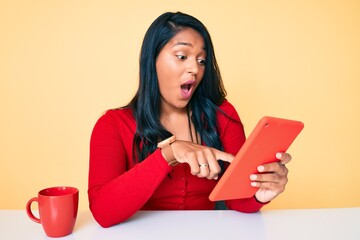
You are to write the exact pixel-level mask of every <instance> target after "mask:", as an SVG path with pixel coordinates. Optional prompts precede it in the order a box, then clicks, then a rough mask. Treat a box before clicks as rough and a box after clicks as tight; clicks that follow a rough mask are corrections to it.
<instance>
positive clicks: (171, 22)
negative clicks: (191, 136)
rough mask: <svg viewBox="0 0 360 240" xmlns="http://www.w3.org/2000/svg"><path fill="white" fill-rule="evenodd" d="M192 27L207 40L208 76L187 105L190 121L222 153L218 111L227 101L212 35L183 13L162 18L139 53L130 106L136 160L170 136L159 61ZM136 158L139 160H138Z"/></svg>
mask: <svg viewBox="0 0 360 240" xmlns="http://www.w3.org/2000/svg"><path fill="white" fill-rule="evenodd" d="M186 28H192V29H194V30H196V31H197V32H199V33H200V35H201V36H202V38H203V39H204V43H205V49H206V65H205V73H204V76H203V79H202V81H201V83H200V84H199V86H198V88H197V89H196V91H195V92H194V94H193V96H192V98H191V100H190V101H189V104H188V106H187V108H188V112H189V110H191V112H192V114H191V121H192V122H193V124H194V126H195V130H196V132H197V133H199V135H200V138H201V141H202V142H203V143H205V144H206V145H208V146H210V147H214V148H217V149H220V150H222V148H223V147H222V143H221V141H220V138H219V134H218V127H217V123H216V112H217V110H218V106H219V105H220V104H221V103H222V102H223V101H224V100H225V96H226V91H225V89H224V85H223V82H222V79H221V75H220V71H219V67H218V65H217V62H216V58H215V52H214V48H213V44H212V41H211V38H210V34H209V32H208V31H207V29H206V27H205V26H204V24H202V23H201V22H200V21H199V20H198V19H196V18H195V17H193V16H190V15H188V14H184V13H181V12H176V13H172V12H167V13H164V14H162V15H160V16H159V17H158V18H157V19H156V20H155V21H154V22H153V23H152V24H151V26H150V27H149V29H148V30H147V32H146V34H145V37H144V40H143V43H142V47H141V53H140V76H139V88H138V90H137V93H136V95H135V96H134V98H133V99H132V100H131V102H130V103H129V105H128V106H129V107H130V108H131V109H132V110H133V114H134V117H135V120H136V133H135V137H134V143H133V147H134V154H135V155H136V157H137V158H134V161H140V162H141V161H143V160H144V159H145V158H146V157H147V156H148V155H149V154H150V153H152V152H153V151H155V149H156V145H157V143H158V142H159V141H161V140H162V139H166V138H168V137H170V136H171V133H170V132H169V131H167V130H166V129H165V128H164V127H163V125H162V124H161V123H160V90H159V85H158V78H157V74H156V59H157V56H158V55H159V53H160V51H161V50H162V49H163V47H164V46H165V45H166V44H167V43H168V42H169V40H170V39H171V38H172V37H174V35H175V34H176V33H178V32H180V31H181V30H183V29H186ZM136 159H137V160H136Z"/></svg>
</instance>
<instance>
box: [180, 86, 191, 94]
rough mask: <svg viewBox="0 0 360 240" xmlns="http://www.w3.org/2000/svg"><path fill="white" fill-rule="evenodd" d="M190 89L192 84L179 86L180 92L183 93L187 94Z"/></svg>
mask: <svg viewBox="0 0 360 240" xmlns="http://www.w3.org/2000/svg"><path fill="white" fill-rule="evenodd" d="M191 87H192V84H183V85H181V90H182V91H183V93H188V92H189V91H190V89H191Z"/></svg>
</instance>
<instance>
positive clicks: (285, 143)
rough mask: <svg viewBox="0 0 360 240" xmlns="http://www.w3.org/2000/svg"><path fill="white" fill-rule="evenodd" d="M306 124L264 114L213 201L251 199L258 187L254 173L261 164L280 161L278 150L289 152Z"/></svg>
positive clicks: (227, 172) (224, 177) (217, 190)
mask: <svg viewBox="0 0 360 240" xmlns="http://www.w3.org/2000/svg"><path fill="white" fill-rule="evenodd" d="M303 128H304V124H303V123H302V122H300V121H295V120H289V119H282V118H275V117H267V116H266V117H263V118H262V119H261V120H260V121H259V123H258V124H257V125H256V127H255V128H254V130H253V131H252V133H251V134H250V136H249V137H248V139H247V140H246V141H245V143H244V145H243V146H242V147H241V149H240V150H239V152H238V153H237V154H236V156H235V158H234V160H233V161H232V163H231V164H230V165H229V167H228V168H227V169H226V171H225V173H224V174H223V176H222V177H221V178H220V180H219V182H218V183H217V184H216V186H215V188H214V189H213V191H212V192H211V194H210V196H209V199H210V200H211V201H220V200H230V199H240V198H249V197H252V196H254V194H255V193H256V191H257V190H258V188H256V187H252V186H251V185H250V184H251V180H250V175H251V174H253V173H257V167H258V166H259V165H261V164H265V163H270V162H274V161H278V160H277V159H276V158H275V155H276V153H277V152H286V150H287V149H288V148H289V146H290V145H291V144H292V142H293V141H294V140H295V138H296V137H297V136H298V134H299V133H300V132H301V130H302V129H303Z"/></svg>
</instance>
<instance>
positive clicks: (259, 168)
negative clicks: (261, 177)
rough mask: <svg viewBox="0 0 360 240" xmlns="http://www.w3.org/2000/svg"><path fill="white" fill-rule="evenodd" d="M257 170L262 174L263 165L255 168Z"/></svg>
mask: <svg viewBox="0 0 360 240" xmlns="http://www.w3.org/2000/svg"><path fill="white" fill-rule="evenodd" d="M257 170H258V171H259V172H263V171H264V170H265V167H264V166H263V165H260V166H258V167H257Z"/></svg>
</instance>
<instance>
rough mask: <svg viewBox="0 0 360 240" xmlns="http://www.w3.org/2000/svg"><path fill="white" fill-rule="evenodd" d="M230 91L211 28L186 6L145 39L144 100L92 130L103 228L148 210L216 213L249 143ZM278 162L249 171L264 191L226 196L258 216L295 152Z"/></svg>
mask: <svg viewBox="0 0 360 240" xmlns="http://www.w3.org/2000/svg"><path fill="white" fill-rule="evenodd" d="M225 96H226V92H225V89H224V86H223V83H222V79H221V75H220V72H219V69H218V65H217V62H216V58H215V54H214V49H213V45H212V42H211V38H210V35H209V33H208V31H207V29H206V28H205V26H204V25H203V24H202V23H201V22H200V21H199V20H197V19H196V18H194V17H192V16H189V15H187V14H183V13H180V12H177V13H170V12H168V13H164V14H162V15H161V16H159V17H158V18H157V19H156V20H155V21H154V22H153V23H152V25H151V26H150V27H149V29H148V31H147V33H146V35H145V37H144V40H143V44H142V48H141V54H140V83H139V88H138V90H137V93H136V95H135V97H134V98H133V99H132V100H131V102H130V103H129V105H128V106H125V107H123V108H120V109H114V110H109V111H107V112H106V113H105V114H104V115H103V116H102V117H101V118H100V119H99V120H98V122H97V123H96V125H95V127H94V130H93V133H92V136H91V143H90V170H89V190H88V194H89V202H90V209H91V211H92V213H93V216H94V218H95V219H96V220H97V221H98V223H99V224H100V225H101V226H103V227H109V226H112V225H114V224H117V223H120V222H123V221H125V220H126V219H128V218H129V217H131V216H132V215H133V214H134V213H136V212H137V211H138V210H175V209H178V210H180V209H185V210H188V209H195V210H201V209H207V210H209V209H214V203H213V202H211V201H209V199H208V196H209V194H210V192H211V190H212V189H213V188H214V186H215V185H216V183H217V179H218V178H219V177H221V172H223V171H224V169H225V168H226V166H227V165H228V164H229V163H230V162H231V161H232V160H233V158H234V155H235V154H236V153H237V152H238V151H239V149H240V147H241V146H242V144H243V143H244V141H245V135H244V130H243V126H242V124H241V121H240V118H239V116H238V114H237V112H236V110H235V109H234V107H233V106H232V105H231V104H230V103H229V102H228V101H227V100H226V99H225ZM277 158H279V159H280V161H279V162H275V163H270V164H266V165H262V166H259V168H258V170H259V172H262V173H261V174H253V175H251V176H249V177H250V178H251V179H252V180H253V181H252V183H251V184H252V186H254V187H259V190H258V191H257V192H256V194H255V196H254V197H252V198H249V199H237V200H230V201H226V205H227V207H228V208H229V209H234V210H238V211H242V212H256V211H258V210H259V209H260V208H261V207H262V206H263V205H264V204H266V203H268V202H269V201H271V200H272V199H274V198H275V197H276V196H277V195H278V194H280V193H281V192H283V191H284V188H285V185H286V182H287V169H286V167H285V166H284V164H285V163H287V162H288V161H290V158H291V157H290V155H289V154H286V153H279V154H277Z"/></svg>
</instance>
